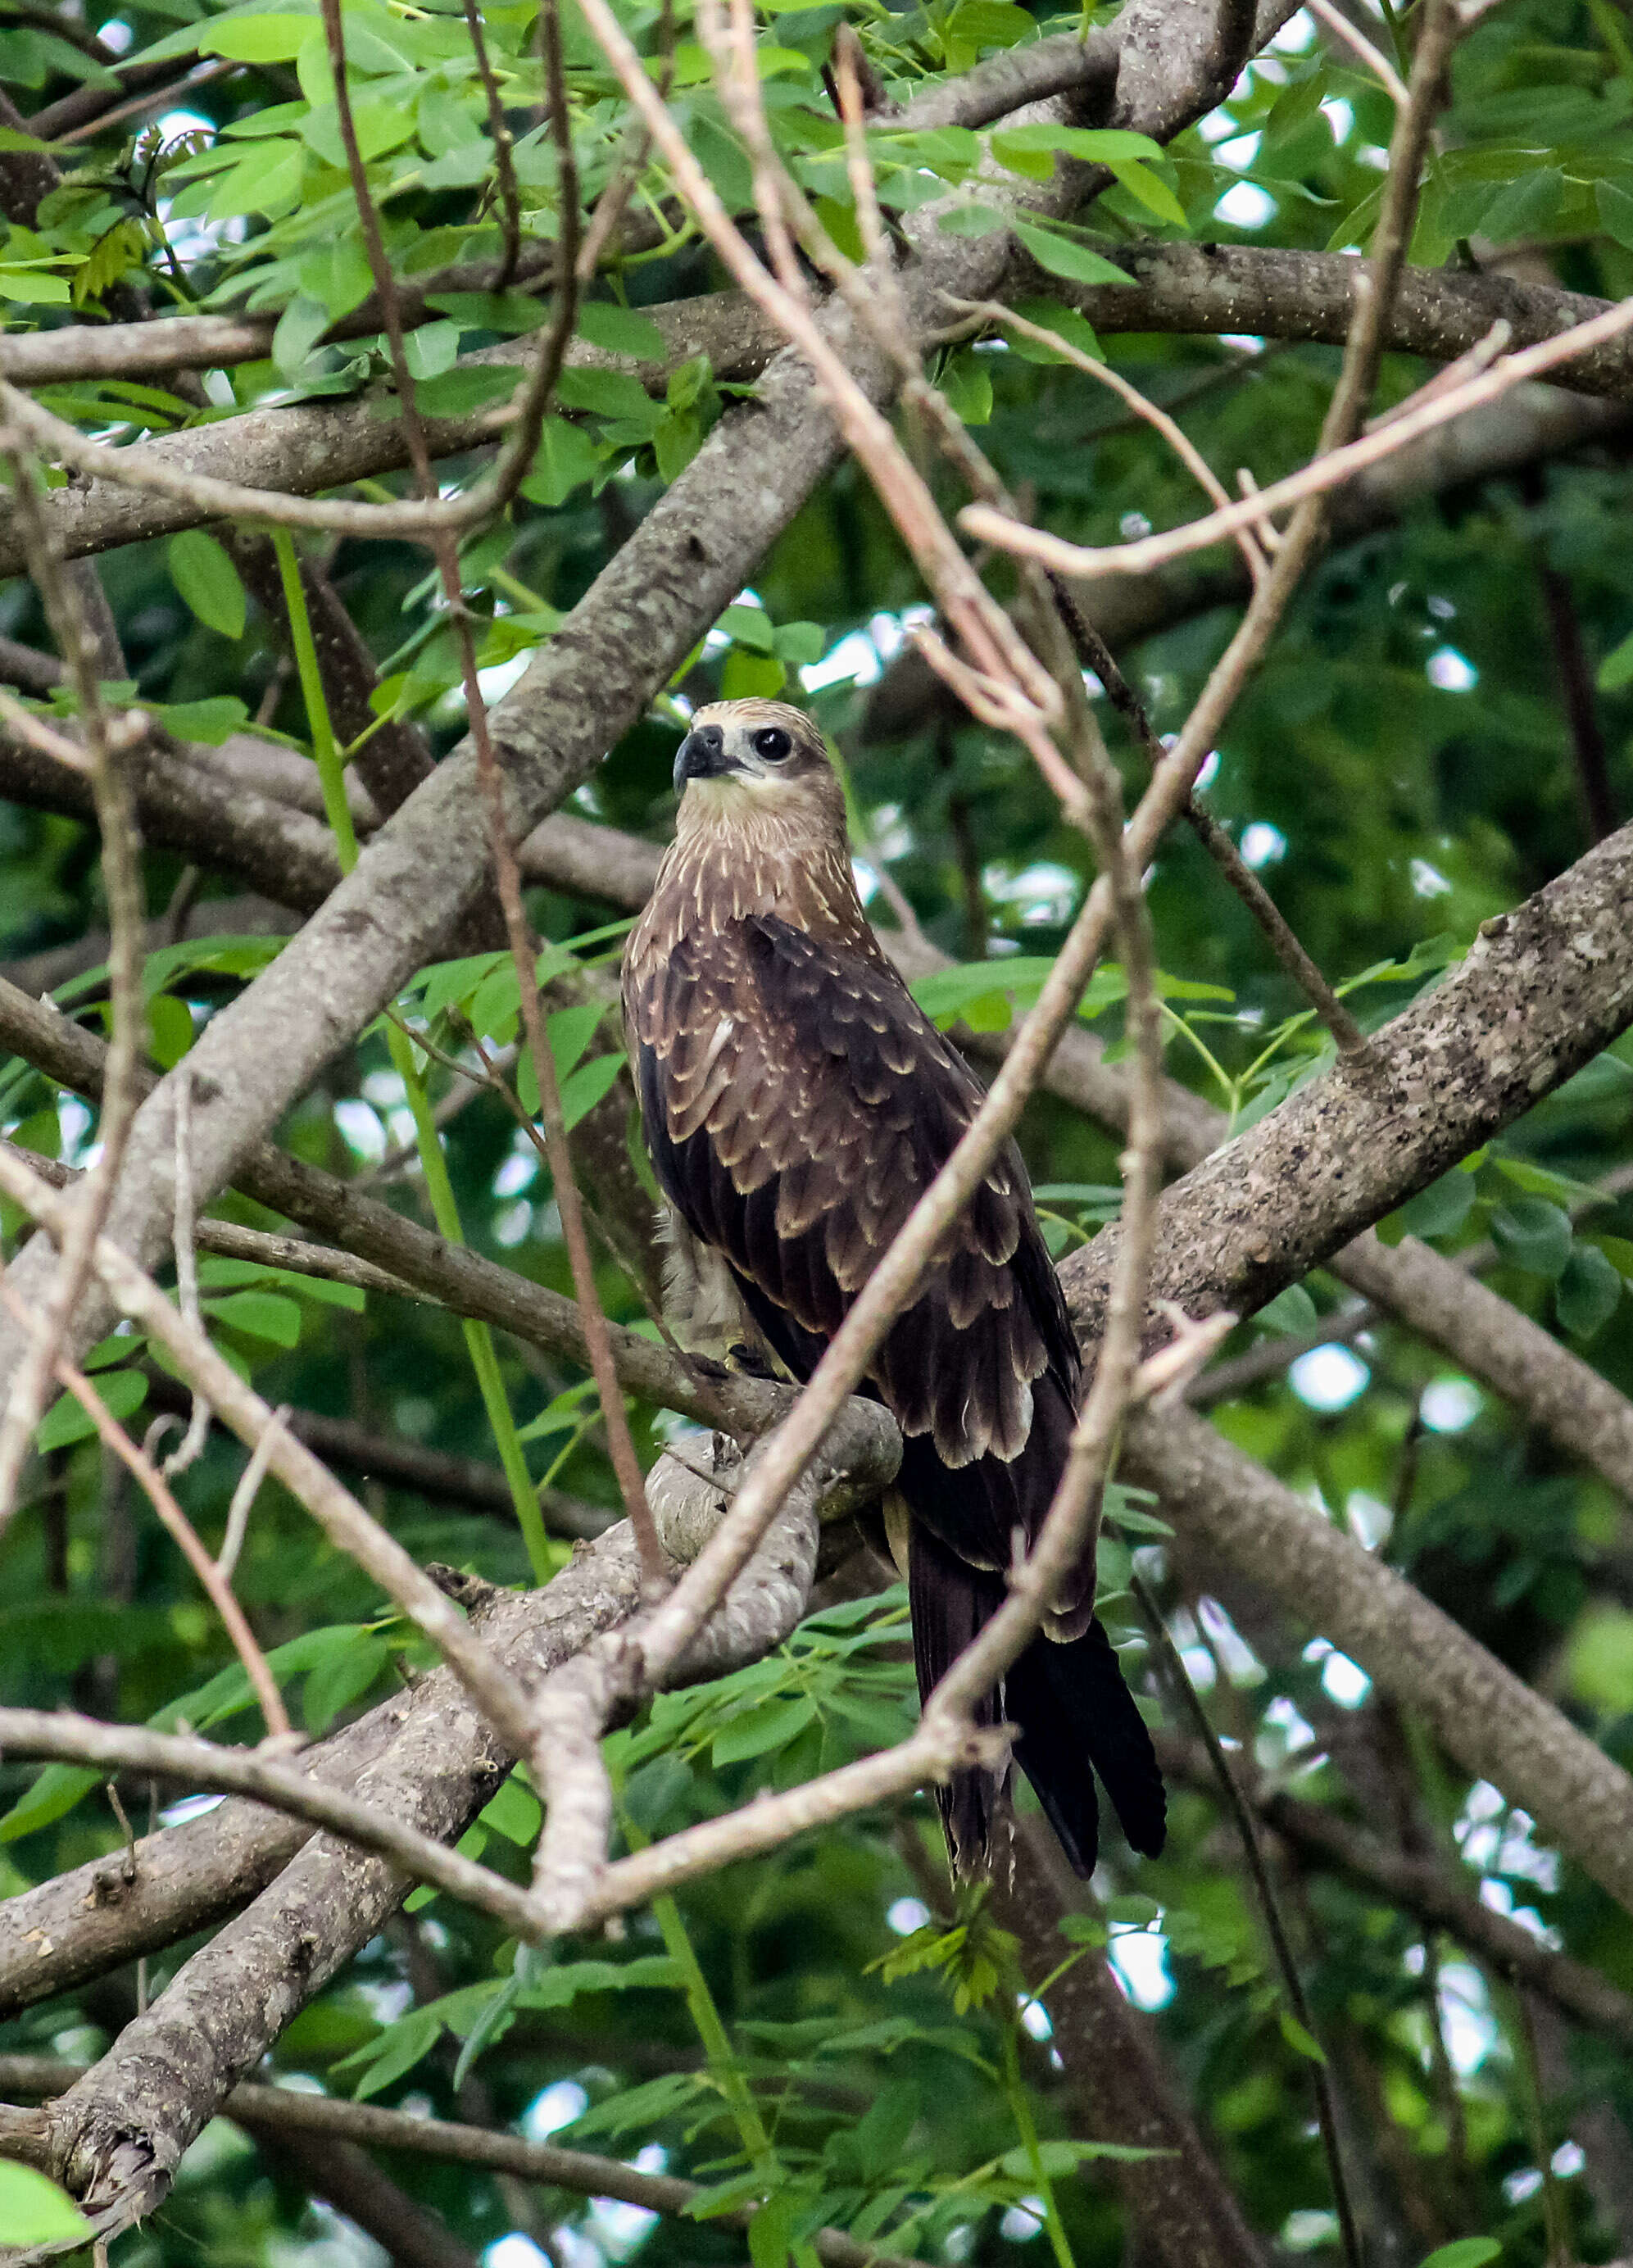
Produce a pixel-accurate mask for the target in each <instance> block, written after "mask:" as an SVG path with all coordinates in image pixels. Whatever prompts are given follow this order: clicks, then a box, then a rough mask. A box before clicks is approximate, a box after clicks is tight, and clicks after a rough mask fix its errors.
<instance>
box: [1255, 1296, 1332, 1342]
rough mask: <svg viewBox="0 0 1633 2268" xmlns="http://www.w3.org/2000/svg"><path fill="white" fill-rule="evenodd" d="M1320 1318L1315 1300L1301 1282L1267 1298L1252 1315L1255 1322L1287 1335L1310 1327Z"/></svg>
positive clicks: (1294, 1334) (1292, 1334)
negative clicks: (1273, 1296)
mask: <svg viewBox="0 0 1633 2268" xmlns="http://www.w3.org/2000/svg"><path fill="white" fill-rule="evenodd" d="M1254 1322H1255V1323H1258V1324H1261V1325H1262V1326H1263V1327H1264V1329H1267V1330H1272V1331H1278V1332H1281V1333H1283V1334H1284V1336H1286V1337H1294V1336H1296V1335H1297V1334H1298V1333H1299V1332H1302V1331H1307V1330H1310V1329H1313V1327H1314V1325H1315V1324H1316V1323H1317V1322H1320V1316H1319V1315H1318V1314H1317V1313H1316V1307H1315V1302H1314V1300H1313V1299H1312V1298H1311V1297H1310V1294H1309V1293H1308V1292H1307V1291H1306V1289H1305V1287H1304V1285H1302V1284H1289V1285H1287V1286H1286V1287H1285V1289H1284V1290H1283V1291H1280V1292H1277V1293H1276V1297H1275V1298H1274V1299H1273V1300H1266V1301H1265V1303H1264V1305H1263V1307H1261V1308H1260V1309H1259V1310H1258V1312H1257V1314H1255V1315H1254Z"/></svg>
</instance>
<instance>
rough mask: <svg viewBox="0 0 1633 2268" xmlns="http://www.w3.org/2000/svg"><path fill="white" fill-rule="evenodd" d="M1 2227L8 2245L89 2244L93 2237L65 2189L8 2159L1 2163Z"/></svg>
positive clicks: (87, 2224)
mask: <svg viewBox="0 0 1633 2268" xmlns="http://www.w3.org/2000/svg"><path fill="white" fill-rule="evenodd" d="M0 2228H3V2229H4V2231H5V2241H6V2243H7V2244H8V2245H12V2244H18V2245H21V2244H60V2243H64V2242H69V2241H70V2240H72V2239H75V2238H77V2239H78V2240H80V2241H81V2242H85V2243H88V2242H90V2240H91V2238H92V2236H93V2235H95V2231H94V2230H93V2229H92V2226H91V2223H90V2222H89V2221H88V2220H86V2219H85V2215H84V2213H81V2212H80V2210H79V2207H78V2206H77V2205H76V2204H75V2203H74V2200H73V2199H72V2198H70V2196H69V2194H68V2192H67V2191H65V2190H60V2189H58V2187H57V2185H56V2183H55V2182H50V2181H48V2180H47V2179H46V2177H45V2176H44V2175H43V2174H37V2173H36V2172H35V2171H34V2169H33V2167H32V2166H18V2165H14V2164H12V2163H11V2161H10V2160H0Z"/></svg>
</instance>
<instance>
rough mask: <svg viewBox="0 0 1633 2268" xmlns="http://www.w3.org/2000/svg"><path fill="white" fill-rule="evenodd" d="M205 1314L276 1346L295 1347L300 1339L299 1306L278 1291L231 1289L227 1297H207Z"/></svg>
mask: <svg viewBox="0 0 1633 2268" xmlns="http://www.w3.org/2000/svg"><path fill="white" fill-rule="evenodd" d="M203 1304H204V1313H205V1314H207V1315H210V1316H213V1317H214V1319H215V1320H216V1322H218V1323H230V1324H231V1325H232V1328H233V1329H234V1330H239V1331H246V1332H247V1333H248V1334H249V1336H250V1337H252V1338H257V1339H269V1340H270V1341H271V1342H272V1344H273V1345H274V1346H281V1347H292V1346H296V1345H298V1344H299V1341H300V1308H299V1307H298V1305H297V1304H296V1302H295V1301H294V1300H289V1299H285V1298H284V1296H283V1293H282V1292H228V1293H227V1294H226V1296H225V1298H224V1299H220V1300H205V1301H204V1303H203Z"/></svg>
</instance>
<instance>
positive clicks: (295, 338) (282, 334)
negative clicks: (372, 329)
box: [272, 291, 333, 380]
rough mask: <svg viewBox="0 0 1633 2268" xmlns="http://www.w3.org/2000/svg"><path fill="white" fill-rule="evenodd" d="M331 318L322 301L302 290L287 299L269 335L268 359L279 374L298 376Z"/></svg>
mask: <svg viewBox="0 0 1633 2268" xmlns="http://www.w3.org/2000/svg"><path fill="white" fill-rule="evenodd" d="M331 320H333V319H332V318H331V316H330V314H329V311H328V309H327V307H326V306H324V304H323V302H322V300H321V299H314V298H312V297H311V296H310V294H309V293H306V292H304V291H303V292H301V293H300V294H299V295H298V297H297V298H293V299H291V301H290V303H289V305H288V306H287V307H285V309H284V310H283V313H282V314H281V315H280V316H279V317H278V323H277V328H276V330H275V331H274V332H273V334H272V359H273V361H274V362H275V363H276V365H277V367H278V369H279V371H280V372H282V374H283V377H285V378H287V379H291V380H293V379H297V378H298V377H299V376H300V373H301V372H302V371H303V370H304V369H305V366H306V360H307V357H308V356H309V355H310V354H311V352H312V350H313V347H315V346H316V345H317V343H318V341H319V340H320V338H321V337H322V336H323V334H324V332H325V331H327V328H328V327H329V324H330V321H331Z"/></svg>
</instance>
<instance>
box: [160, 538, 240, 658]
mask: <svg viewBox="0 0 1633 2268" xmlns="http://www.w3.org/2000/svg"><path fill="white" fill-rule="evenodd" d="M165 556H166V562H167V563H168V565H169V568H170V579H171V581H172V582H173V584H174V585H175V586H176V588H177V590H178V591H180V593H181V596H182V597H183V598H184V599H185V600H186V601H187V603H188V606H189V607H190V608H192V609H193V612H194V613H195V615H197V616H198V618H199V620H200V622H202V623H203V625H204V627H205V629H206V630H218V631H219V632H220V633H221V635H222V637H229V638H241V637H243V635H244V620H245V612H246V605H247V601H246V599H245V596H244V585H243V584H242V583H241V582H240V581H239V571H238V569H237V568H236V567H235V566H234V565H233V563H232V558H231V557H230V556H229V555H228V553H227V551H226V550H225V549H224V547H223V546H222V545H221V544H219V543H217V541H216V539H215V537H214V536H213V535H206V534H205V533H204V531H203V529H202V527H189V528H186V529H184V530H183V532H182V533H181V534H180V535H173V536H172V537H171V539H170V541H169V544H168V546H167V547H166V554H165Z"/></svg>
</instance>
